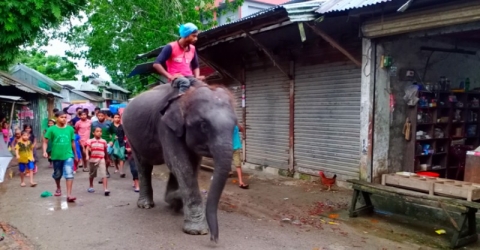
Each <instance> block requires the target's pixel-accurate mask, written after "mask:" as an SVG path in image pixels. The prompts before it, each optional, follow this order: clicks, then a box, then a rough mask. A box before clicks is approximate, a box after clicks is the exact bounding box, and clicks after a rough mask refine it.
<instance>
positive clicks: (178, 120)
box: [161, 100, 185, 137]
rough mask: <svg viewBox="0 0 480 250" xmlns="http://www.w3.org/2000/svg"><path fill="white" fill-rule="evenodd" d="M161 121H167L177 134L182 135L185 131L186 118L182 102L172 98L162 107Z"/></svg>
mask: <svg viewBox="0 0 480 250" xmlns="http://www.w3.org/2000/svg"><path fill="white" fill-rule="evenodd" d="M162 115H163V116H162V118H161V121H162V122H163V123H165V124H166V125H167V126H168V127H169V128H170V129H171V130H173V132H174V133H175V135H176V136H178V137H182V136H183V134H184V132H185V118H184V117H183V111H182V110H181V108H180V104H179V103H178V101H177V100H172V101H170V102H169V103H168V105H167V106H166V107H165V108H164V109H162Z"/></svg>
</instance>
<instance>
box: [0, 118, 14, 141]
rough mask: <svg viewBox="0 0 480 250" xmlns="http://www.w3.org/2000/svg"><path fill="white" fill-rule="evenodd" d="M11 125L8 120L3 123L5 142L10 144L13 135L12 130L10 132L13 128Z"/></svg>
mask: <svg viewBox="0 0 480 250" xmlns="http://www.w3.org/2000/svg"><path fill="white" fill-rule="evenodd" d="M9 127H10V126H9V124H8V122H4V123H3V124H2V134H3V141H4V142H5V144H8V142H9V140H10V137H11V136H12V132H10V131H11V130H10V128H9Z"/></svg>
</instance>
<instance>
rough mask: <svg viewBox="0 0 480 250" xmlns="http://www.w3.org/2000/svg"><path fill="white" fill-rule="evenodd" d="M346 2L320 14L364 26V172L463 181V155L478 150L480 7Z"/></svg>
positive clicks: (386, 0) (384, 0) (471, 3)
mask: <svg viewBox="0 0 480 250" xmlns="http://www.w3.org/2000/svg"><path fill="white" fill-rule="evenodd" d="M333 2H335V4H329V3H333ZM348 2H351V1H341V0H340V1H327V2H326V3H325V4H324V5H322V7H320V8H319V9H318V10H317V12H318V13H319V14H322V15H323V16H324V17H325V20H326V19H328V18H329V17H330V16H338V15H347V16H349V18H350V21H355V20H358V21H360V22H361V28H360V30H359V31H360V32H359V33H360V36H361V38H362V39H363V41H362V44H363V46H362V51H363V52H362V53H363V60H362V84H361V85H362V102H361V105H362V108H361V119H362V125H361V131H363V132H368V133H361V136H360V138H361V142H362V144H365V145H366V154H365V155H364V156H362V161H361V162H362V164H361V170H364V171H365V172H366V173H368V175H370V176H371V177H372V178H371V180H372V181H374V182H379V181H380V179H381V175H382V174H384V173H391V172H398V171H408V172H420V171H428V172H433V173H436V174H437V175H438V176H440V177H446V178H449V179H459V180H463V167H464V165H465V163H464V162H465V153H466V151H467V150H471V149H474V148H476V147H478V146H479V145H480V141H479V138H480V134H479V127H480V126H479V125H480V124H479V123H478V115H479V111H480V110H479V106H478V100H479V99H480V91H479V90H480V76H479V74H478V70H477V67H478V66H477V65H478V64H479V62H480V61H479V60H480V57H479V56H478V53H479V52H480V51H479V50H480V47H479V45H478V44H480V43H479V42H480V36H479V34H480V23H479V22H478V16H479V14H480V2H478V1H428V0H423V1H420V0H419V1H403V0H402V1H400V0H390V1H389V0H382V1H380V0H378V1H375V0H371V1H363V2H362V3H360V4H359V5H358V6H352V5H349V4H348ZM412 86H413V87H412ZM412 88H413V89H415V88H418V91H417V92H416V94H414V95H410V96H409V97H410V98H404V97H405V96H406V89H412ZM409 93H410V92H409ZM407 95H408V94H407ZM415 98H419V100H418V101H417V100H416V99H415ZM412 99H413V100H412ZM409 101H412V102H410V104H411V105H409ZM407 118H408V121H407ZM367 119H368V120H367ZM367 127H368V130H367V129H366V128H367ZM407 127H408V128H409V129H406V131H405V128H407ZM406 135H408V136H406ZM364 142H365V143H364Z"/></svg>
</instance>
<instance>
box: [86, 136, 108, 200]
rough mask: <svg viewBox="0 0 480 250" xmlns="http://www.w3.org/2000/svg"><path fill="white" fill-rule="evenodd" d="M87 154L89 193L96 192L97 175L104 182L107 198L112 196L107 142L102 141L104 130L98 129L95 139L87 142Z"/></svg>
mask: <svg viewBox="0 0 480 250" xmlns="http://www.w3.org/2000/svg"><path fill="white" fill-rule="evenodd" d="M86 144H87V154H86V158H87V161H88V163H89V165H90V166H89V169H90V187H89V188H88V192H89V193H93V192H95V189H93V179H94V178H95V177H97V174H98V176H99V177H100V178H102V180H103V189H104V191H105V196H109V195H110V191H108V188H107V164H106V159H107V158H106V157H107V141H105V140H104V139H102V129H101V128H99V127H97V128H95V130H94V131H93V138H92V139H89V140H87V143H86Z"/></svg>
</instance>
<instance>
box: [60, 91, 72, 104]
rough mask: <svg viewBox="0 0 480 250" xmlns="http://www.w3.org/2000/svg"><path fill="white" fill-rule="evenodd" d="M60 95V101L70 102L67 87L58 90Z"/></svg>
mask: <svg viewBox="0 0 480 250" xmlns="http://www.w3.org/2000/svg"><path fill="white" fill-rule="evenodd" d="M60 95H62V96H63V100H62V102H70V90H68V89H62V90H61V91H60Z"/></svg>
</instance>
